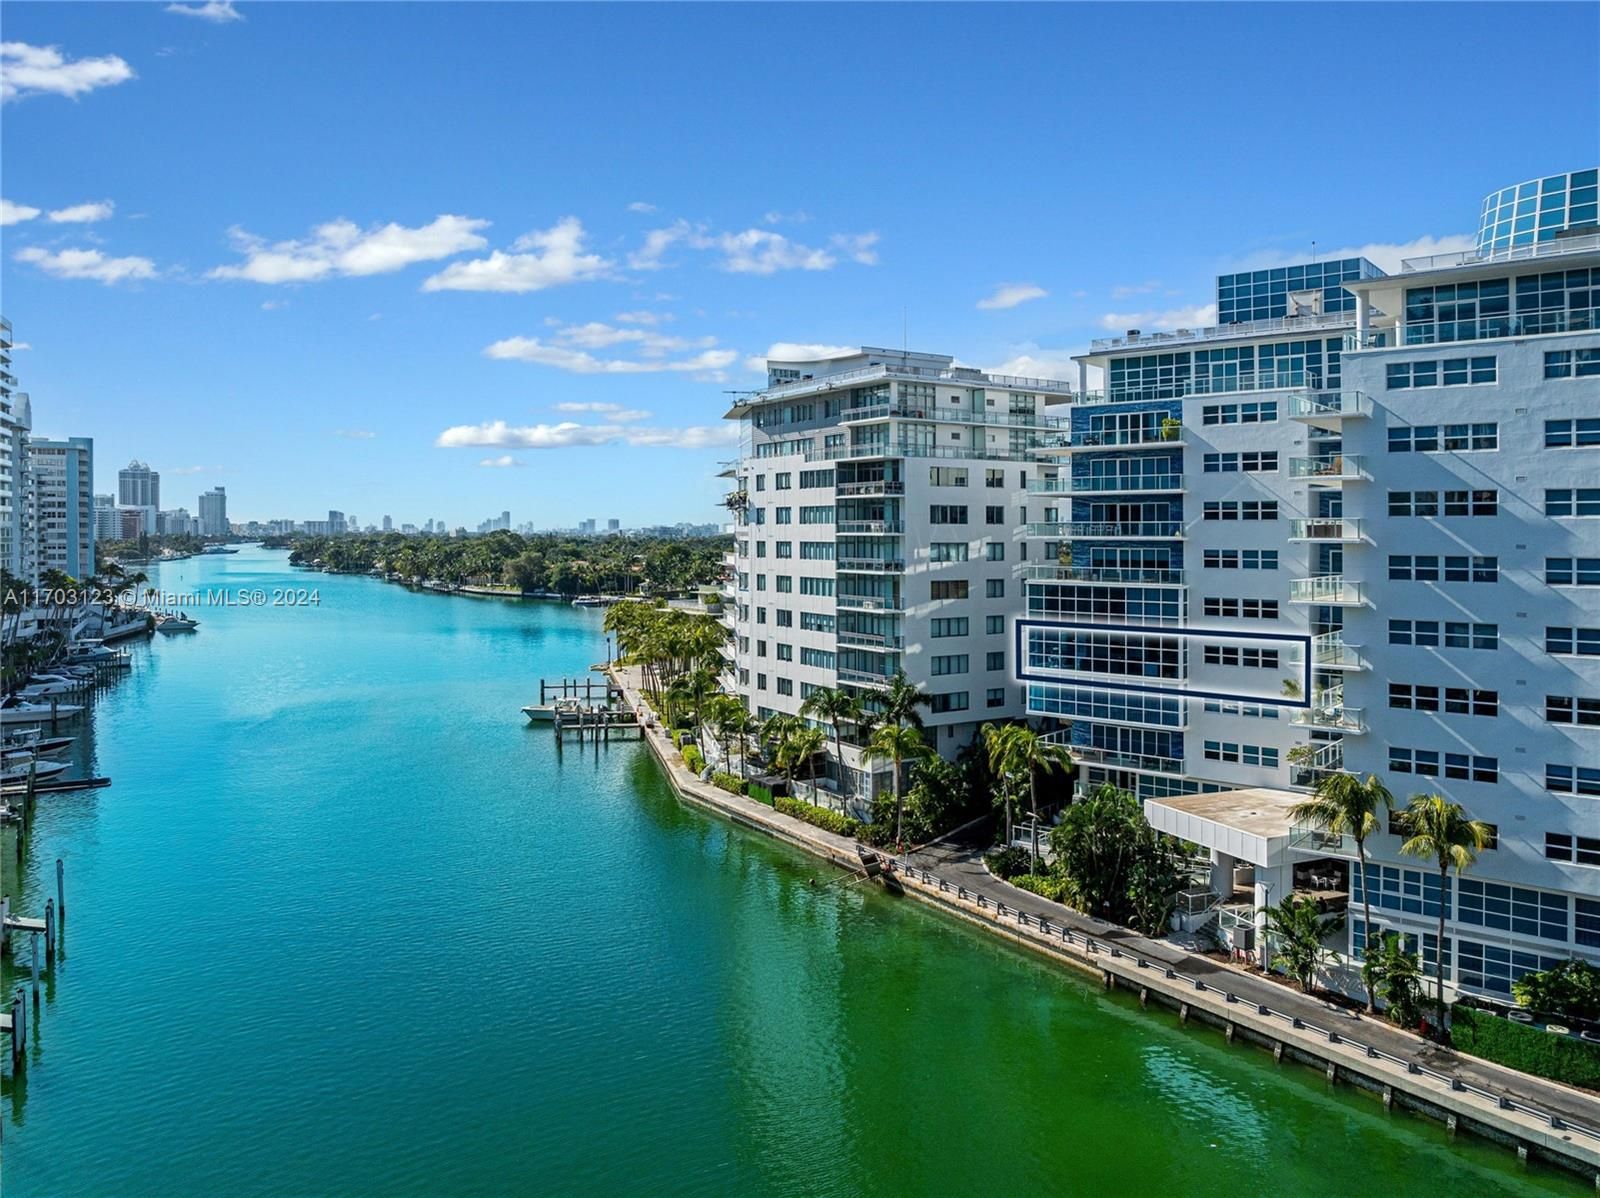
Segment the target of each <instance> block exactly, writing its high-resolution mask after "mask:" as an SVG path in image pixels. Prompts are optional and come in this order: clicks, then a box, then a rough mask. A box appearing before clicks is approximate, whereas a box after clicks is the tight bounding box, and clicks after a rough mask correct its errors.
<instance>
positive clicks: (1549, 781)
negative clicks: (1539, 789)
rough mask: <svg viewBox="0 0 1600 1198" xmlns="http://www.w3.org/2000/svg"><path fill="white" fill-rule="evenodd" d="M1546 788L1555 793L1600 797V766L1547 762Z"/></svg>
mask: <svg viewBox="0 0 1600 1198" xmlns="http://www.w3.org/2000/svg"><path fill="white" fill-rule="evenodd" d="M1544 788H1545V789H1546V790H1548V791H1551V792H1552V793H1554V794H1563V795H1583V796H1585V797H1586V798H1591V799H1595V798H1600V767H1596V766H1587V765H1549V764H1546V765H1545V767H1544Z"/></svg>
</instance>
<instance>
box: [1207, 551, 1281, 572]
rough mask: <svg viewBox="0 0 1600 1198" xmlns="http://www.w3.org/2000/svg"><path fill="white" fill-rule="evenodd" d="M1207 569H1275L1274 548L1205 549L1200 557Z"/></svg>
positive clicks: (1276, 561) (1276, 559)
mask: <svg viewBox="0 0 1600 1198" xmlns="http://www.w3.org/2000/svg"><path fill="white" fill-rule="evenodd" d="M1201 565H1203V566H1204V567H1205V568H1206V569H1207V570H1276V569H1277V568H1278V551H1277V550H1276V549H1207V550H1206V551H1205V553H1204V554H1203V556H1202V557H1201Z"/></svg>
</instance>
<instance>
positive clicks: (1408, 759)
mask: <svg viewBox="0 0 1600 1198" xmlns="http://www.w3.org/2000/svg"><path fill="white" fill-rule="evenodd" d="M1441 764H1442V766H1443V768H1442V769H1441ZM1389 769H1390V770H1391V771H1393V772H1394V773H1397V774H1418V775H1420V776H1422V777H1424V778H1437V777H1440V776H1441V774H1442V775H1443V776H1444V777H1446V778H1454V779H1456V780H1457V781H1461V782H1490V783H1493V782H1498V781H1499V780H1500V759H1499V758H1498V757H1478V756H1474V755H1471V754H1468V753H1440V752H1438V751H1437V750H1435V749H1407V748H1401V747H1399V746H1396V745H1390V746H1389Z"/></svg>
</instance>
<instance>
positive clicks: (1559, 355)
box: [1544, 300, 1600, 379]
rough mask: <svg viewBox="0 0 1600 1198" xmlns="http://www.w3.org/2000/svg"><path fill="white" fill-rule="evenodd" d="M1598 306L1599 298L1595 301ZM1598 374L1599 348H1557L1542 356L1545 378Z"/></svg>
mask: <svg viewBox="0 0 1600 1198" xmlns="http://www.w3.org/2000/svg"><path fill="white" fill-rule="evenodd" d="M1596 306H1597V307H1600V300H1597V301H1596ZM1596 375H1600V349H1558V350H1552V351H1550V352H1548V353H1546V354H1545V356H1544V377H1545V378H1547V379H1570V378H1580V379H1581V378H1593V377H1594V376H1596Z"/></svg>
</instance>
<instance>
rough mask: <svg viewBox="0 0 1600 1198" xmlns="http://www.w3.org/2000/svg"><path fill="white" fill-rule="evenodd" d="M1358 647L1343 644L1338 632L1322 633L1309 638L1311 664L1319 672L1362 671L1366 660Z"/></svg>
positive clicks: (1365, 665)
mask: <svg viewBox="0 0 1600 1198" xmlns="http://www.w3.org/2000/svg"><path fill="white" fill-rule="evenodd" d="M1358 648H1359V646H1356V645H1347V644H1345V643H1344V636H1343V634H1342V633H1338V632H1324V633H1322V634H1321V635H1320V636H1314V637H1312V638H1311V664H1312V665H1313V666H1314V667H1316V668H1317V669H1319V670H1364V669H1366V668H1367V663H1366V660H1365V659H1364V658H1363V657H1362V656H1361V654H1360V653H1359V652H1357V649H1358Z"/></svg>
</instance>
